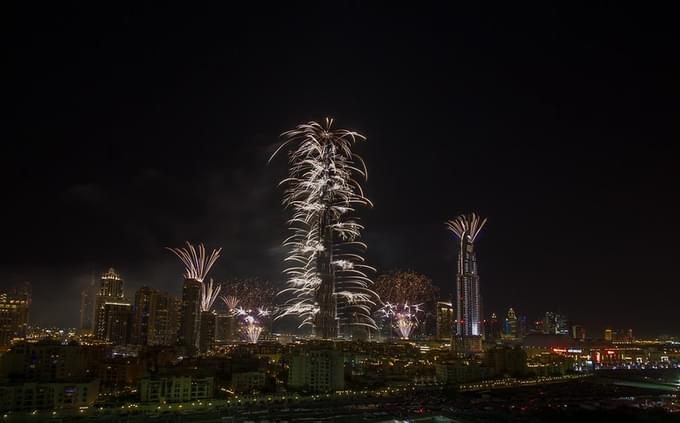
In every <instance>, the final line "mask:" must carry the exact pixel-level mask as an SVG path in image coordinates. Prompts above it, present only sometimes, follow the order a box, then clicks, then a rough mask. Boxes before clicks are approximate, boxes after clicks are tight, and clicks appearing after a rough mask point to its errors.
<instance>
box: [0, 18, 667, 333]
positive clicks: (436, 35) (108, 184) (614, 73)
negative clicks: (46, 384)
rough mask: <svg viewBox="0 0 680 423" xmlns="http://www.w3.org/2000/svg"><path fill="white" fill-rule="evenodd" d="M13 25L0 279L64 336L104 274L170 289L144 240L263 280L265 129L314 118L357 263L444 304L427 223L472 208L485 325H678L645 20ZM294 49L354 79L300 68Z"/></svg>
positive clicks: (276, 253)
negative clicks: (348, 159) (343, 158)
mask: <svg viewBox="0 0 680 423" xmlns="http://www.w3.org/2000/svg"><path fill="white" fill-rule="evenodd" d="M19 12H21V13H19V16H18V18H17V19H18V21H17V22H20V23H21V24H20V25H17V27H16V28H12V31H16V33H17V35H18V37H16V38H17V39H18V40H20V41H18V42H17V43H16V45H15V46H13V47H12V48H11V51H10V58H11V59H12V63H13V66H12V67H11V70H10V71H11V72H12V74H13V78H12V80H13V81H14V82H15V83H14V84H12V85H13V87H12V89H11V90H10V98H12V99H14V97H16V100H15V101H13V104H16V113H17V119H15V120H13V123H12V124H11V125H9V126H8V128H9V129H10V130H12V129H14V132H15V135H12V136H8V137H7V138H8V139H9V140H14V141H15V142H11V143H10V144H11V146H10V147H8V151H7V154H3V155H2V157H3V159H4V160H3V166H2V170H1V171H2V172H3V174H2V176H3V178H2V181H3V182H2V184H3V185H2V187H3V192H4V195H5V198H7V202H6V203H7V204H6V208H5V210H4V211H5V213H6V219H5V221H6V222H7V228H6V231H5V233H4V237H5V238H4V242H3V244H2V247H0V248H1V250H0V252H1V253H2V254H1V256H2V257H3V261H2V263H0V281H1V282H0V283H1V284H2V288H3V289H4V288H6V287H9V286H11V285H13V284H14V283H18V282H22V281H31V282H32V283H33V285H34V307H33V311H32V313H31V316H32V319H33V318H35V320H34V321H35V322H37V323H43V324H49V323H50V320H54V321H55V323H58V324H59V325H60V326H66V325H72V326H75V325H77V323H78V319H79V317H78V313H77V310H78V307H79V303H78V302H79V300H80V290H81V289H82V287H84V286H85V285H86V284H87V283H88V282H89V280H90V275H91V272H93V271H94V272H95V273H96V274H99V273H100V272H103V271H105V269H108V268H109V267H114V268H116V269H117V270H119V271H120V272H121V274H122V275H123V276H124V279H125V281H126V287H127V288H129V289H130V290H136V289H137V288H139V287H140V286H142V285H149V286H152V287H154V288H155V289H159V290H162V291H170V292H172V293H174V294H178V293H179V290H180V289H181V284H182V280H181V276H179V275H178V272H177V271H176V269H177V263H176V259H173V257H169V255H168V254H167V252H166V251H163V247H165V246H168V245H181V244H182V243H183V242H185V241H186V240H189V241H192V242H204V243H205V244H206V245H219V246H222V247H223V248H224V252H223V262H220V263H218V265H217V266H216V268H215V269H214V271H213V272H214V273H212V274H211V275H212V276H213V277H214V278H215V280H217V281H223V280H226V279H228V278H230V277H232V276H234V277H259V278H262V279H266V280H269V281H271V282H272V283H273V284H275V285H276V287H277V288H280V287H282V286H283V281H284V279H283V277H282V275H281V273H282V270H283V266H282V265H281V262H282V259H283V258H284V257H285V250H284V249H283V248H282V247H281V246H280V241H281V240H282V239H285V237H286V235H287V234H286V229H285V221H286V219H287V216H286V213H285V212H283V211H282V210H281V207H280V204H279V203H280V198H281V195H280V194H281V193H280V190H279V189H278V188H277V187H276V183H277V182H278V181H279V180H280V177H281V175H285V174H286V169H285V166H286V164H285V163H284V162H285V160H278V161H274V162H272V163H270V164H269V165H267V160H268V159H269V157H270V155H271V154H272V153H273V152H274V150H275V148H276V146H277V145H278V143H279V139H278V136H279V134H280V132H282V131H283V130H285V129H286V128H289V127H291V126H292V125H295V124H296V123H298V122H301V121H307V120H312V119H315V120H320V119H323V118H324V117H325V116H334V117H335V118H336V119H337V121H338V122H341V124H342V126H343V127H347V128H352V129H353V130H357V131H358V132H360V133H364V134H366V135H367V136H368V137H369V140H370V141H369V142H367V143H361V145H359V146H357V149H358V152H359V153H360V154H361V155H362V157H364V158H365V159H366V161H367V163H369V164H370V169H369V178H368V181H367V182H366V184H365V191H366V196H367V197H368V198H370V199H371V201H372V202H373V203H374V208H372V209H370V210H362V211H361V213H360V217H361V218H362V222H363V223H364V225H365V227H366V230H365V232H364V239H365V240H366V242H367V244H368V245H369V249H368V251H367V253H366V260H367V262H368V263H370V264H371V265H372V266H375V267H376V268H377V269H378V274H379V273H381V272H385V271H388V270H391V269H399V268H402V269H413V270H414V271H417V272H420V273H423V274H425V275H427V276H428V277H430V278H431V279H432V280H433V281H434V284H435V285H436V286H438V287H439V288H440V290H441V295H444V294H447V292H446V289H447V287H451V286H452V283H453V281H454V280H455V273H456V268H455V262H456V256H457V248H456V247H457V246H456V245H454V244H455V243H452V242H451V238H450V234H449V233H446V231H445V230H443V229H442V225H441V222H443V221H445V220H446V219H448V218H450V217H451V216H455V215H457V214H460V213H465V212H467V211H469V210H475V211H476V212H477V213H479V214H480V215H482V216H485V217H488V218H489V220H490V221H491V222H493V225H492V228H485V231H484V232H483V233H482V234H481V235H480V242H479V245H478V248H477V251H476V253H477V255H478V256H479V257H483V259H480V260H481V262H483V270H482V278H483V286H482V296H483V298H484V308H485V313H486V314H487V315H488V314H490V313H491V312H495V313H496V314H497V315H498V316H505V313H506V311H507V308H508V307H510V306H512V307H514V308H515V310H517V311H518V313H521V314H526V315H529V316H534V317H540V316H541V315H542V314H544V313H545V312H546V311H549V310H550V311H558V310H564V311H565V312H566V313H568V314H569V316H570V317H573V318H574V319H575V320H577V321H578V322H579V323H582V324H583V325H584V326H585V327H587V328H588V329H589V331H590V330H593V331H599V330H598V326H601V327H604V326H610V325H611V326H614V327H619V326H620V327H624V328H627V327H632V328H634V329H635V331H636V332H637V333H644V334H649V335H650V336H651V335H656V334H658V333H659V332H668V333H671V334H673V333H674V334H677V333H678V332H680V327H678V323H677V319H676V318H675V315H674V309H675V308H676V306H677V305H676V304H675V301H674V299H675V298H677V297H678V296H680V291H679V290H680V286H679V284H678V283H677V280H678V277H679V274H678V269H677V267H676V266H675V261H676V257H677V255H678V247H677V245H676V243H675V242H674V240H675V239H676V238H677V234H678V233H680V227H679V226H678V224H679V221H678V220H677V218H676V216H677V215H678V213H679V212H680V209H679V205H678V201H677V199H676V197H677V196H676V195H675V192H676V191H677V187H676V184H675V182H674V181H675V179H677V178H676V177H674V176H673V175H674V173H675V171H674V169H675V161H676V160H675V157H676V156H675V155H674V154H673V152H672V146H671V143H669V142H668V141H669V140H673V139H675V138H677V136H676V134H677V128H675V126H674V124H673V123H672V122H673V119H672V118H671V117H672V116H674V115H675V114H676V108H677V103H676V102H675V100H674V99H675V98H676V97H677V96H676V95H675V92H676V91H677V89H678V85H677V80H676V79H675V78H674V77H672V74H673V72H671V70H672V69H673V66H674V62H673V60H674V59H673V58H672V57H671V55H669V54H668V52H669V51H673V49H672V47H673V46H674V43H673V41H674V37H672V36H670V34H668V31H667V29H665V28H666V27H665V26H664V25H656V24H654V25H651V24H650V20H649V18H650V15H649V14H645V13H644V12H642V14H640V13H638V12H637V11H635V13H633V11H631V10H628V9H626V8H624V7H612V8H609V9H608V8H597V7H596V8H593V9H592V10H590V11H589V13H588V14H587V15H588V16H585V17H584V16H581V15H580V14H576V13H575V12H573V11H569V10H567V9H562V8H553V7H551V6H542V8H541V10H540V11H532V13H533V14H527V15H524V14H523V13H520V12H519V11H517V10H514V9H513V10H507V11H497V12H495V13H492V14H491V15H485V14H480V13H477V12H476V11H474V10H468V11H463V12H461V13H460V14H453V15H452V14H450V13H441V14H434V15H432V16H430V14H428V13H418V12H415V13H414V14H411V13H410V12H408V11H406V10H395V11H394V15H393V17H394V19H393V20H385V19H384V16H383V15H382V13H381V11H380V10H377V9H375V8H373V7H371V6H358V5H342V6H339V7H338V8H336V9H335V10H333V13H330V14H329V15H328V18H327V19H328V20H329V22H331V23H333V22H335V23H339V22H345V20H344V18H345V17H348V16H351V17H352V19H351V21H352V22H353V23H354V27H353V29H352V30H351V31H350V30H349V29H338V28H340V27H342V25H329V26H328V27H327V28H326V27H323V28H319V27H315V28H314V31H312V32H313V33H316V31H320V36H318V37H316V36H315V37H309V36H308V35H309V33H308V32H307V30H306V29H305V28H306V26H305V25H306V24H305V25H292V27H294V28H293V29H291V28H290V26H289V25H288V24H285V25H284V24H283V23H282V21H284V20H280V19H279V14H278V13H276V18H274V17H272V16H269V17H268V16H264V17H262V19H261V20H260V19H258V21H257V22H256V23H252V22H251V23H252V27H249V26H248V25H245V23H244V22H233V25H224V23H223V22H222V21H220V20H219V19H217V18H216V17H212V16H206V15H205V14H202V13H201V12H200V11H193V12H187V15H192V16H195V18H194V19H188V20H181V19H180V22H181V23H180V24H178V26H175V25H170V24H168V23H167V22H172V21H174V19H175V18H178V17H182V16H184V11H183V10H177V9H173V8H171V7H168V8H161V9H160V10H154V11H153V13H152V11H150V10H141V11H139V14H138V15H135V16H134V17H131V18H130V19H129V20H125V19H122V20H121V19H118V17H117V15H116V13H115V12H111V15H108V14H96V16H97V19H94V20H82V19H79V18H78V16H80V15H79V14H78V13H71V12H72V10H70V9H69V8H68V7H64V8H55V9H53V10H52V9H49V8H47V9H44V10H42V9H41V10H39V11H35V12H33V11H28V10H26V11H23V12H22V11H19ZM300 12H301V13H300V15H299V17H298V18H295V19H299V21H298V20H295V19H294V21H293V22H299V23H302V22H306V21H305V16H307V15H306V13H308V12H306V11H300ZM121 13H122V12H121ZM535 13H539V14H541V15H542V16H545V19H544V20H541V19H538V20H537V19H533V18H531V16H535V15H534V14H535ZM284 15H285V14H284ZM55 16H57V17H59V19H56V20H55V19H53V18H54V17H55ZM153 16H160V17H165V18H168V19H160V20H155V19H150V18H151V17H153ZM573 18H579V19H583V20H584V21H583V24H582V25H581V26H579V27H573V26H572V25H571V22H573ZM204 21H207V22H208V23H210V24H204V23H205V22H204ZM121 22H126V24H125V25H123V24H121ZM164 22H166V23H164ZM64 23H66V24H64ZM375 25H378V26H377V27H379V28H381V31H380V32H376V31H375V29H374V28H375V27H376V26H375ZM631 27H642V28H643V29H644V30H641V31H636V32H635V34H632V33H630V32H627V30H628V29H629V28H631ZM331 28H335V29H331ZM537 31H538V32H541V33H545V34H548V35H547V36H545V37H538V38H537V37H536V36H535V33H536V32H537ZM84 33H88V34H93V36H92V37H85V38H87V39H85V38H84V37H82V34H84ZM558 34H559V35H558ZM164 37H167V38H164ZM92 40H97V41H96V44H94V45H93V44H92V43H93V42H94V41H92ZM298 46H299V48H298ZM95 47H96V48H95ZM300 51H305V52H308V54H309V55H310V59H311V61H317V62H321V61H322V59H325V58H326V57H327V56H326V53H328V52H330V53H329V54H330V55H332V56H333V57H345V58H346V59H347V63H352V64H354V65H355V66H356V68H355V67H353V66H349V65H347V67H345V66H331V67H328V69H326V70H325V72H323V73H317V72H313V71H310V70H309V69H308V68H305V67H303V68H301V67H300V66H297V65H296V63H298V62H297V61H296V60H297V58H299V55H300ZM180 58H181V60H180ZM152 59H153V60H152ZM305 60H308V59H305ZM273 63H276V64H277V65H276V67H275V70H274V67H273V66H272V64H273ZM56 64H59V65H56ZM190 64H191V66H190ZM649 222H663V224H662V225H660V226H659V228H658V229H655V230H650V225H649ZM55 292H56V294H55ZM130 294H131V293H128V295H130ZM448 294H450V295H452V294H453V292H452V290H449V292H448ZM63 310H73V312H72V313H71V312H69V313H64V312H63ZM591 328H592V329H591Z"/></svg>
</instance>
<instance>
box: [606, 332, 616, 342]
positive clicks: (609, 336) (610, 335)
mask: <svg viewBox="0 0 680 423" xmlns="http://www.w3.org/2000/svg"><path fill="white" fill-rule="evenodd" d="M604 340H605V341H607V342H612V341H613V340H614V331H613V330H611V329H605V330H604Z"/></svg>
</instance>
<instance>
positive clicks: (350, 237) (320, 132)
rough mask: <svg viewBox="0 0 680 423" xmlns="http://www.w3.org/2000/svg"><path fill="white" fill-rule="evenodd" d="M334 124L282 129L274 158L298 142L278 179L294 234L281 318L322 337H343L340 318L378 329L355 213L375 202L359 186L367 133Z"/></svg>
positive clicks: (289, 241)
mask: <svg viewBox="0 0 680 423" xmlns="http://www.w3.org/2000/svg"><path fill="white" fill-rule="evenodd" d="M332 123H333V120H332V119H326V121H325V123H324V124H319V123H316V122H309V123H307V124H303V125H299V126H298V127H296V128H295V129H293V130H291V131H288V132H285V133H284V134H283V135H282V137H283V138H284V142H283V143H282V145H281V146H280V147H279V148H278V149H277V150H276V151H275V152H274V154H273V155H272V158H273V157H274V156H275V155H277V154H278V153H279V151H281V150H282V149H283V148H284V147H286V146H294V149H293V150H292V151H291V152H290V153H289V156H288V159H289V164H290V167H289V176H288V178H286V179H284V180H283V181H282V182H281V184H282V185H284V186H286V189H285V192H284V198H283V204H284V206H285V207H286V208H288V209H290V210H291V211H292V217H291V219H290V220H289V221H288V223H289V225H290V229H291V231H292V235H291V236H290V237H288V238H287V239H286V240H285V241H284V243H283V245H284V246H286V247H288V248H289V251H290V255H289V256H288V258H287V259H286V261H287V262H289V263H291V266H290V267H289V268H287V269H286V270H285V273H286V275H287V276H288V288H287V289H285V290H283V291H281V292H280V294H282V295H288V296H290V298H289V299H288V300H287V301H286V302H285V304H284V307H283V311H282V313H280V314H279V315H278V316H277V318H280V317H283V316H286V315H296V316H298V317H299V318H300V319H301V321H302V323H301V324H300V326H303V325H312V326H313V327H314V330H315V333H316V335H317V336H319V337H321V338H324V339H328V338H335V337H336V336H337V335H338V333H337V332H338V323H339V321H341V322H346V323H348V324H352V325H363V326H368V327H371V328H375V322H374V321H373V319H372V318H371V316H370V311H371V306H372V305H374V301H373V299H374V298H375V296H376V295H375V293H374V292H373V291H372V290H371V285H372V281H371V280H370V279H369V277H368V276H367V272H369V271H374V269H373V268H371V267H370V266H367V265H366V264H364V259H363V257H362V256H361V254H362V253H363V251H364V250H365V248H366V245H365V244H364V243H363V242H361V241H360V240H359V239H360V236H361V231H362V229H363V226H362V225H361V224H360V223H359V221H358V219H357V218H356V217H354V216H353V215H354V213H355V211H356V208H357V207H358V206H371V202H370V201H369V200H368V199H367V198H366V197H365V196H364V193H363V190H362V188H361V184H360V183H359V179H365V178H366V176H367V171H366V166H365V164H364V162H363V160H362V159H361V158H360V157H359V156H357V155H356V154H354V153H353V152H352V147H353V145H354V144H355V143H356V142H357V141H359V140H363V139H365V137H364V136H362V135H361V134H358V133H356V132H352V131H348V130H344V129H331V126H332ZM270 160H271V159H270Z"/></svg>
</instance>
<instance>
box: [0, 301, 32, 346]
mask: <svg viewBox="0 0 680 423" xmlns="http://www.w3.org/2000/svg"><path fill="white" fill-rule="evenodd" d="M30 303H31V296H30V291H28V292H24V291H22V290H14V291H12V292H10V293H0V347H7V346H9V345H10V344H11V343H12V341H13V340H18V339H24V338H25V337H26V329H27V328H28V311H29V306H30Z"/></svg>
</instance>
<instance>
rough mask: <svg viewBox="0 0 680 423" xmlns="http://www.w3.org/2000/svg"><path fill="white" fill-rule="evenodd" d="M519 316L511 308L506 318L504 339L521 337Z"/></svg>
mask: <svg viewBox="0 0 680 423" xmlns="http://www.w3.org/2000/svg"><path fill="white" fill-rule="evenodd" d="M517 323H518V322H517V314H516V313H515V310H513V309H512V307H510V309H509V310H508V315H507V317H506V318H505V322H504V325H503V337H504V338H507V339H517V338H518V337H519V328H518V324H517Z"/></svg>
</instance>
